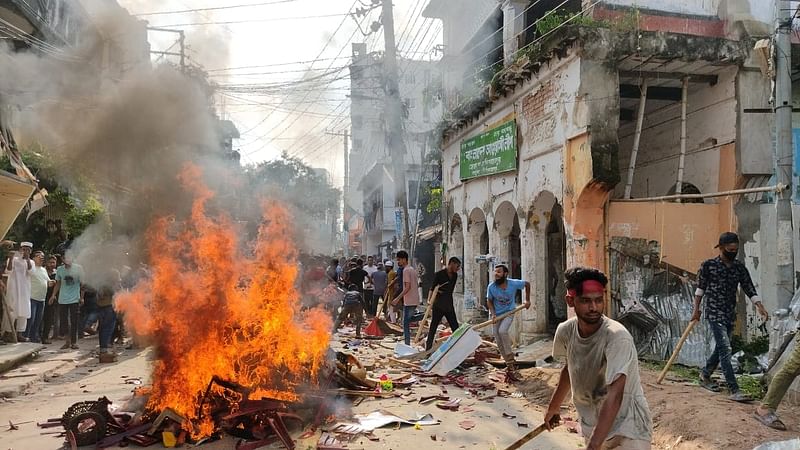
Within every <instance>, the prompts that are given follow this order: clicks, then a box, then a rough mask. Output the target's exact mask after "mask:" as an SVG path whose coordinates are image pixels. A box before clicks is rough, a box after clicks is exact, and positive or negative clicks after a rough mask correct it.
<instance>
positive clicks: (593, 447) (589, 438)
mask: <svg viewBox="0 0 800 450" xmlns="http://www.w3.org/2000/svg"><path fill="white" fill-rule="evenodd" d="M565 278H566V288H567V304H568V305H569V306H570V307H572V308H574V311H575V317H573V318H571V319H569V320H567V321H566V322H563V323H561V324H560V325H559V326H558V329H557V330H556V335H555V337H554V338H553V356H554V357H556V358H564V359H566V365H565V366H564V368H563V369H562V370H561V376H560V378H559V380H558V386H557V387H556V390H555V392H554V393H553V397H552V399H551V400H550V405H549V406H548V408H547V413H546V415H545V420H544V421H545V424H547V426H548V428H550V427H551V426H552V421H553V420H554V418H555V417H556V416H557V415H558V414H559V413H560V411H561V404H562V403H563V402H564V400H565V399H566V397H567V394H569V393H570V392H572V402H573V403H574V404H575V409H577V410H578V415H579V416H580V420H581V431H582V432H583V437H584V439H585V441H586V450H609V449H616V450H649V449H650V448H651V447H650V440H651V439H652V437H653V421H652V419H651V415H650V408H649V407H648V406H647V400H645V398H644V391H643V390H642V382H641V380H640V379H639V360H638V359H637V353H636V346H635V345H634V344H633V338H632V337H631V335H630V333H628V330H626V329H625V327H623V326H622V325H621V324H620V323H619V322H617V321H615V320H612V319H609V318H608V317H606V316H605V315H603V311H604V310H605V290H606V285H607V284H608V278H607V277H606V276H605V275H604V274H603V273H602V272H600V271H599V270H596V269H588V268H584V267H576V268H573V269H570V270H568V271H567V273H566V274H565Z"/></svg>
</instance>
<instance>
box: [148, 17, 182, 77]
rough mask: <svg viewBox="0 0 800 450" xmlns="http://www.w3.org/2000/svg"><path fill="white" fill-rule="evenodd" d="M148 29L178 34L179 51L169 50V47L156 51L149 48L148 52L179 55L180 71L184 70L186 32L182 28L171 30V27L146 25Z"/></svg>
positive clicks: (162, 55)
mask: <svg viewBox="0 0 800 450" xmlns="http://www.w3.org/2000/svg"><path fill="white" fill-rule="evenodd" d="M147 29H148V30H150V31H158V32H162V33H175V34H177V35H178V42H177V43H178V44H179V45H180V48H181V51H180V53H176V52H171V51H169V49H167V50H165V51H157V50H150V53H153V54H156V55H161V57H164V56H178V57H180V65H181V73H185V72H186V33H185V32H184V31H183V30H173V29H171V28H160V27H147ZM174 46H175V44H172V45H171V46H170V48H172V47H174Z"/></svg>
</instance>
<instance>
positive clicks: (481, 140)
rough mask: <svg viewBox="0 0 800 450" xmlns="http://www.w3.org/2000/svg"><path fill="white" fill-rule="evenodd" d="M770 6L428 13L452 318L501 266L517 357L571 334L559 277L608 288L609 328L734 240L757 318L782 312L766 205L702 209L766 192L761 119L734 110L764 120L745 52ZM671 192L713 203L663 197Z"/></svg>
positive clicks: (753, 199) (546, 7) (470, 311)
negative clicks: (562, 326) (522, 283)
mask: <svg viewBox="0 0 800 450" xmlns="http://www.w3.org/2000/svg"><path fill="white" fill-rule="evenodd" d="M764 3H766V4H768V5H766V7H765V5H764ZM561 5H563V6H561ZM559 6H560V9H559V10H558V11H553V8H556V7H559ZM773 8H774V2H755V1H725V0H721V1H715V2H709V1H701V0H696V1H692V0H685V1H680V2H678V1H674V2H669V1H655V0H654V1H637V2H633V1H630V0H606V1H594V0H592V1H590V0H582V1H581V0H575V1H568V2H566V3H563V2H560V1H518V0H504V1H501V2H497V1H494V0H467V1H462V0H458V1H457V0H430V1H429V3H428V5H427V6H426V8H425V10H424V12H423V15H425V16H426V17H433V18H438V19H441V20H442V21H443V22H444V52H445V56H444V58H443V60H442V66H443V69H442V70H443V72H444V77H443V79H444V86H443V92H444V95H445V103H446V112H445V114H444V120H445V127H444V128H445V131H444V133H443V141H442V145H441V149H442V159H443V166H442V172H443V188H444V195H443V197H444V199H443V202H444V209H445V213H444V217H445V223H444V225H445V230H444V235H445V240H446V242H447V243H448V253H449V254H450V255H456V256H460V257H462V258H463V260H464V262H465V264H464V267H463V270H464V274H465V276H464V277H462V278H461V280H463V284H462V285H461V286H460V287H459V288H458V290H459V291H460V292H458V293H457V295H456V301H457V302H458V311H459V314H461V315H462V316H464V318H466V319H470V318H471V317H473V316H474V315H477V314H478V312H479V311H480V304H481V303H482V302H481V299H483V298H484V296H485V290H486V285H487V284H488V282H489V275H488V273H489V269H490V265H491V263H492V262H493V261H494V262H497V261H504V262H507V263H510V266H511V270H512V275H513V276H516V277H522V278H524V279H526V280H529V281H530V282H531V284H532V286H533V290H534V292H533V295H532V297H533V298H534V299H535V300H534V305H535V307H534V308H531V309H530V310H527V311H523V312H522V313H521V317H520V318H519V320H516V321H515V327H516V328H515V330H514V332H515V335H516V337H517V339H518V340H519V342H522V343H525V342H530V341H531V340H533V339H535V338H536V336H537V335H539V334H544V333H547V332H552V331H553V329H554V327H555V326H556V325H557V324H558V323H559V322H560V321H562V320H564V319H565V318H566V316H567V310H566V306H565V305H564V301H563V297H564V288H563V281H562V280H563V272H564V270H565V268H566V267H568V266H573V265H587V266H593V267H597V268H600V269H601V270H604V271H605V272H606V273H609V274H610V278H611V285H610V289H609V292H610V293H611V298H610V300H612V301H611V302H609V303H610V304H611V305H612V306H611V308H610V311H609V314H612V315H621V314H623V313H624V312H625V311H631V310H632V309H635V308H636V307H637V305H638V304H639V301H640V300H641V299H643V298H645V297H647V296H648V295H653V292H652V289H653V286H656V284H655V282H654V281H653V280H658V277H659V276H662V275H663V276H666V277H667V279H669V280H672V281H670V283H672V282H674V281H675V280H676V279H677V278H675V276H681V277H683V276H684V275H688V276H689V278H691V276H692V274H694V273H696V271H697V268H698V267H699V265H700V263H701V262H702V261H703V260H704V259H706V258H709V257H713V256H714V255H715V250H714V248H713V247H714V244H715V243H716V239H717V236H718V234H719V233H720V232H721V231H728V230H733V231H738V232H739V233H740V235H741V236H742V238H743V239H744V241H745V242H744V243H743V245H742V248H743V253H744V254H745V255H744V256H745V258H744V261H745V262H746V263H747V264H748V267H750V270H751V273H753V276H754V279H755V280H756V282H757V283H759V288H760V290H761V291H762V296H763V297H764V301H765V304H766V306H767V307H768V308H769V309H771V310H775V309H777V308H780V307H786V306H787V305H785V304H779V303H778V300H777V295H776V292H775V287H774V277H775V275H774V274H775V272H776V261H777V260H778V258H777V257H776V255H779V254H780V253H781V251H780V248H781V247H785V246H786V245H791V243H788V244H787V242H783V243H778V242H777V239H776V238H775V234H776V233H774V231H771V230H774V228H776V227H775V221H776V218H775V217H776V216H775V207H774V204H773V205H769V204H768V203H769V198H768V196H764V195H748V196H731V195H727V196H726V195H714V194H715V193H720V192H725V191H729V190H733V189H736V188H749V187H764V186H770V185H774V184H775V183H774V180H772V181H770V178H771V177H772V174H773V173H774V169H773V150H772V145H773V144H772V143H771V133H772V130H773V127H774V126H773V119H772V115H771V114H751V113H748V112H746V110H750V109H753V108H761V109H764V108H766V109H769V108H770V107H771V105H770V104H769V101H770V94H771V80H770V78H769V77H768V76H766V75H765V74H764V73H762V65H760V64H758V60H757V59H756V57H755V52H754V51H753V48H754V44H755V43H756V41H757V40H758V39H759V38H761V37H769V35H770V34H771V33H772V30H773V28H774V23H773V17H775V11H774V10H773ZM467 12H468V13H467ZM644 93H646V96H645V95H643V94H644ZM640 113H641V114H640ZM634 149H636V150H634ZM679 186H680V188H678V187H679ZM676 192H682V193H702V194H711V195H712V196H710V197H708V198H704V199H700V200H699V203H695V201H698V200H697V199H694V200H692V201H693V202H692V203H689V202H686V201H683V202H681V201H674V200H673V201H666V200H665V199H660V198H658V197H660V196H665V195H670V194H675V193H676ZM631 200H635V202H633V201H631ZM795 235H796V233H795ZM795 240H797V237H796V236H795ZM795 247H797V243H795ZM795 254H796V253H795ZM799 267H800V266H799ZM664 284H665V286H666V285H669V283H664ZM670 289H671V288H670ZM663 291H664V295H663V296H667V294H672V293H673V291H671V290H669V289H668V288H666V287H665V288H663ZM659 292H661V291H659ZM659 295H660V294H659ZM663 296H662V297H663ZM743 305H744V304H743ZM689 308H690V307H689ZM744 308H745V307H744V306H742V310H743V311H742V312H744ZM662 313H664V312H663V311H662ZM664 314H666V313H664ZM669 314H677V313H676V312H675V311H673V312H671V313H669ZM687 314H690V311H689V312H687V311H683V312H681V314H677V315H681V316H682V317H683V316H686V315H687ZM741 317H743V318H744V317H748V316H745V315H744V314H742V315H741ZM687 319H688V318H687ZM742 323H744V321H743V322H742ZM751 329H754V327H751ZM673 334H674V333H673ZM678 334H680V330H678ZM672 337H673V336H668V339H672ZM698 345H700V344H698Z"/></svg>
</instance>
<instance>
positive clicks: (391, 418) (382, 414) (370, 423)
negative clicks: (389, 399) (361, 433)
mask: <svg viewBox="0 0 800 450" xmlns="http://www.w3.org/2000/svg"><path fill="white" fill-rule="evenodd" d="M354 418H355V419H356V420H357V421H358V423H359V424H360V425H361V426H362V427H363V428H364V429H366V430H369V431H372V430H374V429H376V428H381V427H385V426H386V425H390V424H395V423H402V424H405V425H420V426H430V425H439V423H440V422H439V421H438V420H436V419H434V418H433V415H431V414H417V417H416V419H404V418H402V417H399V416H397V415H395V414H392V413H391V412H389V411H386V410H378V411H373V412H371V413H369V414H357V415H355V416H354Z"/></svg>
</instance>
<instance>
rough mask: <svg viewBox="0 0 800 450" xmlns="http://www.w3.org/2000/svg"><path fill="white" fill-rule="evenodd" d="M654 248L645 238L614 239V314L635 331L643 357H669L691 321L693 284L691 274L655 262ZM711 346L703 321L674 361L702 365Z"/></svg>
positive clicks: (612, 287) (708, 330) (639, 351)
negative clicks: (679, 274) (683, 274)
mask: <svg viewBox="0 0 800 450" xmlns="http://www.w3.org/2000/svg"><path fill="white" fill-rule="evenodd" d="M656 248H657V247H654V246H653V243H648V242H646V241H644V240H636V239H624V238H614V240H613V241H612V246H611V250H612V251H611V252H610V263H611V271H610V272H611V276H610V282H611V290H612V297H613V300H614V301H613V308H614V313H615V316H616V317H617V320H619V321H620V322H621V323H623V324H624V325H625V326H626V327H627V328H628V330H629V331H630V332H631V335H632V336H633V339H634V341H635V343H636V348H637V351H638V353H639V357H641V358H645V359H653V360H666V359H669V357H670V355H671V354H672V351H673V349H674V348H675V345H676V344H677V342H678V340H679V339H680V337H681V334H683V331H684V330H685V329H686V326H687V325H688V324H689V321H690V320H691V317H692V310H693V308H694V298H693V293H694V288H695V286H694V284H693V282H692V281H691V280H690V279H689V277H682V276H678V275H676V274H674V273H671V272H670V271H668V270H665V269H663V268H661V267H658V265H656V264H651V263H650V261H651V254H652V253H653V251H654V249H656ZM652 256H655V255H652ZM655 259H657V258H655ZM655 259H652V261H655ZM713 346H714V339H713V336H712V334H711V330H710V328H709V326H708V324H707V323H706V322H705V321H703V322H702V323H701V324H699V325H698V326H696V327H695V328H694V331H692V334H690V335H689V337H688V338H687V340H686V342H685V343H684V344H683V349H682V350H681V353H680V355H679V356H678V359H677V360H676V363H679V364H684V365H687V366H695V367H702V366H703V365H704V364H705V361H706V360H707V359H708V357H709V356H711V353H712V351H713V350H714V348H713Z"/></svg>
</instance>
